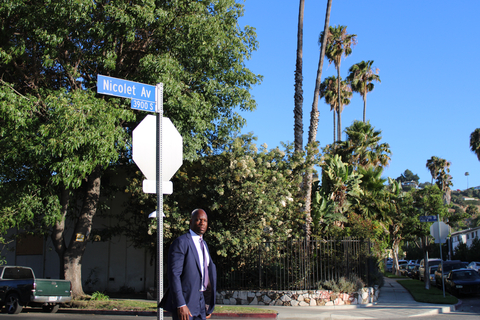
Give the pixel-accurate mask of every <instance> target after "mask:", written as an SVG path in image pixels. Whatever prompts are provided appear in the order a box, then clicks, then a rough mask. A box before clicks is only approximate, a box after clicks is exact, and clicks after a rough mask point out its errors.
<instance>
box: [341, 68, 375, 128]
mask: <svg viewBox="0 0 480 320" xmlns="http://www.w3.org/2000/svg"><path fill="white" fill-rule="evenodd" d="M372 64H373V60H368V61H366V62H365V61H362V62H359V63H356V64H354V65H353V66H351V67H350V69H349V70H348V71H349V72H350V73H349V74H348V77H347V81H348V82H349V83H350V85H351V87H352V90H353V91H354V92H358V93H359V94H360V95H361V96H362V99H363V123H366V114H367V93H369V92H371V91H373V88H374V87H375V85H374V84H373V81H377V82H381V81H380V76H379V75H378V69H375V70H373V69H372Z"/></svg>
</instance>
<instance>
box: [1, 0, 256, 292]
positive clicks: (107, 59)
mask: <svg viewBox="0 0 480 320" xmlns="http://www.w3.org/2000/svg"><path fill="white" fill-rule="evenodd" d="M0 13H1V17H2V21H3V28H2V29H1V31H0V38H1V39H2V41H1V44H0V58H1V59H2V60H1V61H2V63H1V64H0V73H1V74H2V80H1V85H0V112H1V113H0V123H1V125H0V137H1V138H0V141H1V142H0V147H1V151H0V152H1V157H0V159H1V160H0V161H2V162H1V165H0V167H1V169H0V179H1V187H0V201H1V203H0V208H1V209H0V210H1V213H0V218H1V219H2V223H1V225H2V226H4V227H5V228H6V227H10V226H17V227H22V228H25V229H27V230H30V231H32V232H36V231H40V230H38V229H40V228H41V227H44V226H45V227H46V228H47V229H45V228H41V229H42V232H46V233H47V234H49V235H51V237H52V240H53V242H54V244H55V250H56V251H57V253H58V254H59V257H60V263H61V265H62V266H61V272H62V275H61V276H65V278H67V279H69V280H71V281H72V290H73V296H74V297H76V296H82V295H83V289H82V282H81V272H80V271H81V257H82V254H83V252H84V250H85V247H86V243H87V242H86V241H76V239H77V238H76V235H77V234H79V235H83V236H84V237H85V238H86V239H87V240H88V236H89V234H90V231H91V226H92V222H93V219H94V217H95V215H96V213H97V208H98V206H99V201H100V190H101V186H102V183H101V181H102V180H101V178H102V175H103V174H104V172H105V170H106V169H107V168H108V167H109V166H112V165H116V164H121V163H125V162H128V161H129V159H130V154H131V149H130V142H129V141H130V138H129V136H130V132H131V130H132V129H133V128H134V127H135V125H136V123H138V121H139V120H141V118H142V117H143V116H144V115H145V114H144V113H140V112H137V111H132V110H131V109H130V106H129V101H126V100H125V99H117V98H113V97H106V96H99V95H97V94H95V91H96V79H97V75H98V74H103V75H107V76H112V77H117V78H121V79H127V80H133V81H138V82H142V83H148V84H155V83H159V82H162V83H163V84H164V112H165V115H166V116H168V117H170V118H171V119H172V121H173V122H174V124H175V125H176V127H177V129H178V130H179V131H180V133H181V134H182V136H183V139H184V144H185V148H184V155H185V158H186V159H195V158H197V157H198V156H200V155H204V154H211V153H212V152H213V150H214V149H215V147H216V144H218V143H222V141H225V139H226V138H227V137H228V136H229V135H230V133H231V132H232V131H237V130H238V129H239V128H240V127H241V126H242V125H243V124H244V119H243V118H241V117H240V116H239V115H238V113H236V112H234V110H235V108H239V109H241V110H245V111H249V110H253V109H254V108H255V101H254V100H253V99H252V97H251V95H250V93H249V90H250V88H251V86H252V85H254V84H256V83H258V82H259V81H260V79H261V77H259V76H258V75H255V74H253V73H252V72H250V71H249V70H248V69H247V68H246V67H245V61H246V59H248V58H249V57H250V54H251V52H252V51H254V50H256V46H257V42H256V35H255V32H254V31H253V29H252V28H250V27H245V28H243V29H242V28H240V27H239V24H238V18H239V17H240V16H242V14H243V6H242V5H241V4H238V3H236V2H235V1H234V0H220V1H190V0H180V1H176V2H174V3H170V2H168V3H167V2H154V1H150V0H148V1H146V2H145V1H144V2H142V3H139V2H135V1H134V2H125V1H120V2H116V3H110V2H108V3H107V2H91V1H90V2H88V1H83V0H78V1H73V2H68V3H61V4H60V3H49V5H45V4H44V3H40V2H39V3H36V2H29V3H27V2H12V1H8V2H2V4H0ZM67 215H69V216H70V218H71V219H72V221H74V222H75V227H74V230H72V231H70V234H73V235H74V236H73V237H72V238H71V239H70V240H68V239H66V231H67V230H66V228H67V227H66V224H65V218H66V217H67ZM4 221H5V223H3V222H4ZM37 222H41V223H37ZM78 239H81V237H80V238H78Z"/></svg>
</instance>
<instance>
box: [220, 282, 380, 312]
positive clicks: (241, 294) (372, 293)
mask: <svg viewBox="0 0 480 320" xmlns="http://www.w3.org/2000/svg"><path fill="white" fill-rule="evenodd" d="M379 293H380V290H379V287H378V286H375V287H369V288H362V289H360V290H359V291H357V292H354V293H334V292H332V291H329V290H312V291H306V290H299V291H227V290H226V291H221V292H217V304H226V305H270V306H293V307H297V306H300V307H307V306H335V305H345V304H368V303H373V302H375V301H377V299H378V295H379Z"/></svg>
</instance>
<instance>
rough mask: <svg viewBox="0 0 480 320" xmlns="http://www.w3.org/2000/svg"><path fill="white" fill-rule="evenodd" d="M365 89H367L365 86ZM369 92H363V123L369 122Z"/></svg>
mask: <svg viewBox="0 0 480 320" xmlns="http://www.w3.org/2000/svg"><path fill="white" fill-rule="evenodd" d="M365 90H367V89H366V88H365ZM366 121H367V92H365V93H364V94H363V123H367V122H366Z"/></svg>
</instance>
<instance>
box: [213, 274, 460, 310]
mask: <svg viewBox="0 0 480 320" xmlns="http://www.w3.org/2000/svg"><path fill="white" fill-rule="evenodd" d="M384 279H385V285H384V286H383V287H382V288H380V296H379V298H378V301H377V302H376V303H373V304H369V305H344V306H331V307H325V306H323V307H275V306H262V308H267V309H272V310H275V311H277V312H278V315H277V319H282V320H287V319H288V320H290V319H291V320H294V319H295V320H301V319H319V320H322V319H337V320H338V319H401V318H403V319H405V318H407V317H412V316H427V315H435V314H440V313H449V312H451V311H455V308H456V306H455V305H439V304H429V303H421V302H416V301H415V300H413V298H412V296H411V295H410V293H409V292H408V291H407V290H406V289H405V288H403V287H402V286H401V285H400V284H398V282H397V281H395V280H392V279H389V278H384ZM214 314H215V313H214ZM212 319H213V317H212ZM217 319H218V318H217Z"/></svg>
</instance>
